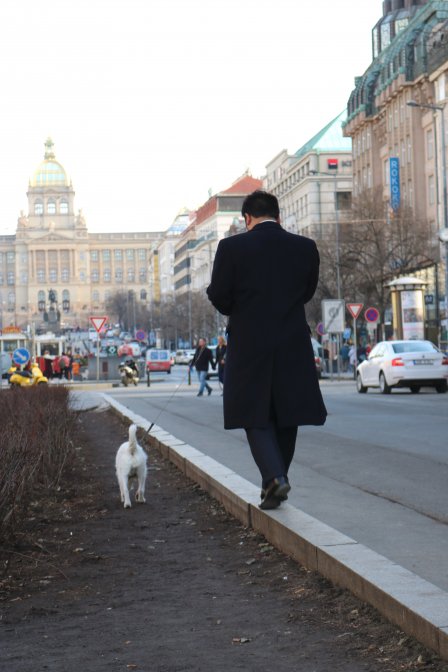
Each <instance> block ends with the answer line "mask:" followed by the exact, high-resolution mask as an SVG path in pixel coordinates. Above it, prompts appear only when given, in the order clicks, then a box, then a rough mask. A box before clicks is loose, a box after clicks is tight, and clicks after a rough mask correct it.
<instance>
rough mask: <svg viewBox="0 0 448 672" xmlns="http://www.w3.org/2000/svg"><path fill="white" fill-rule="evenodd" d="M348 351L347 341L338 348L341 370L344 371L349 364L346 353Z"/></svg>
mask: <svg viewBox="0 0 448 672" xmlns="http://www.w3.org/2000/svg"><path fill="white" fill-rule="evenodd" d="M349 351H350V346H349V344H348V343H344V344H343V345H342V346H341V349H340V350H339V354H340V356H341V363H342V371H343V372H344V373H346V372H347V371H348V366H349V363H350V362H349V360H350V358H349V356H348V353H349Z"/></svg>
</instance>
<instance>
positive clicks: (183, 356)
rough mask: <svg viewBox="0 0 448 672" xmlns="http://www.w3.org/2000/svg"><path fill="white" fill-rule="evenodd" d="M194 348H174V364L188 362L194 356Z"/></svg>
mask: <svg viewBox="0 0 448 672" xmlns="http://www.w3.org/2000/svg"><path fill="white" fill-rule="evenodd" d="M195 352H196V351H195V350H176V355H175V362H176V364H189V363H190V362H191V360H192V359H193V357H194V353H195Z"/></svg>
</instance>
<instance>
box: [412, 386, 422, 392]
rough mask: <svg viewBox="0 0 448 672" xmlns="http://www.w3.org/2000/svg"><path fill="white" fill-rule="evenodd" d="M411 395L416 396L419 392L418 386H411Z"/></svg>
mask: <svg viewBox="0 0 448 672" xmlns="http://www.w3.org/2000/svg"><path fill="white" fill-rule="evenodd" d="M411 392H412V394H418V393H419V392H420V385H411Z"/></svg>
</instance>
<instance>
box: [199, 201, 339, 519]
mask: <svg viewBox="0 0 448 672" xmlns="http://www.w3.org/2000/svg"><path fill="white" fill-rule="evenodd" d="M242 215H243V217H244V219H245V222H246V228H247V232H246V233H242V234H239V235H236V236H231V237H229V238H225V239H223V240H221V241H220V242H219V245H218V248H217V251H216V257H215V261H214V265H213V273H212V279H211V284H210V286H209V287H208V289H207V294H208V297H209V299H210V301H211V302H212V303H213V305H214V306H215V308H217V309H218V310H219V312H221V313H222V314H224V315H228V316H229V322H228V328H227V335H228V339H227V353H226V366H225V372H224V427H225V428H226V429H235V428H237V427H242V428H244V429H245V430H246V435H247V438H248V442H249V445H250V448H251V451H252V455H253V457H254V460H255V462H256V464H257V466H258V468H259V470H260V473H261V476H262V502H261V504H260V506H261V508H263V509H272V508H277V507H278V506H279V504H280V503H281V501H283V500H284V499H287V493H288V492H289V490H290V485H289V481H288V469H289V466H290V464H291V461H292V458H293V455H294V449H295V441H296V436H297V427H298V426H299V425H323V424H324V422H325V418H326V414H327V413H326V409H325V405H324V403H323V400H322V396H321V393H320V388H319V382H318V378H317V372H316V367H315V362H314V353H313V347H312V344H311V338H310V332H309V327H308V324H307V322H306V317H305V303H307V301H309V300H310V299H311V298H312V296H313V294H314V292H315V290H316V286H317V282H318V276H319V253H318V251H317V247H316V244H315V243H314V241H312V240H311V239H309V238H305V237H303V236H298V235H296V234H292V233H288V232H287V231H285V230H284V229H283V228H282V227H281V225H280V219H279V207H278V201H277V199H276V197H275V196H274V195H272V194H269V193H267V192H264V191H256V192H254V193H253V194H250V195H249V196H248V197H247V198H246V199H245V201H244V203H243V207H242Z"/></svg>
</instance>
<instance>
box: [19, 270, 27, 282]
mask: <svg viewBox="0 0 448 672" xmlns="http://www.w3.org/2000/svg"><path fill="white" fill-rule="evenodd" d="M20 282H21V283H22V285H26V283H27V282H28V273H27V272H26V271H22V273H21V274H20Z"/></svg>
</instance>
